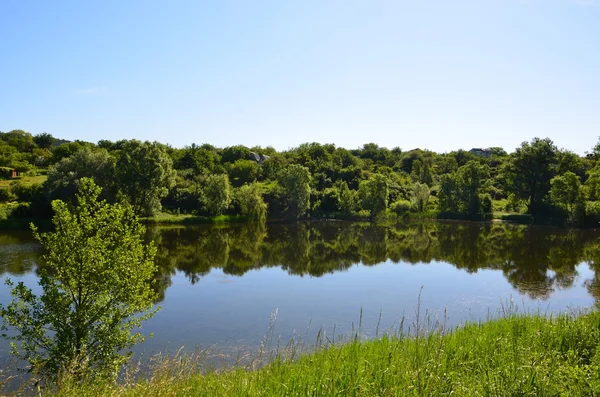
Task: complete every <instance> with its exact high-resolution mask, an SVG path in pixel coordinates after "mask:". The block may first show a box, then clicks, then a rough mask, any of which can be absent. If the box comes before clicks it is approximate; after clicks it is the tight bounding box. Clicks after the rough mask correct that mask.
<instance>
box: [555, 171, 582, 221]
mask: <svg viewBox="0 0 600 397" xmlns="http://www.w3.org/2000/svg"><path fill="white" fill-rule="evenodd" d="M550 186H551V187H550V197H551V198H552V201H553V202H554V203H555V204H556V205H557V206H559V207H560V208H562V209H563V210H565V212H566V213H567V218H568V221H569V222H575V221H576V216H577V211H578V209H581V208H583V207H584V205H585V203H584V200H583V189H582V186H581V180H580V179H579V177H578V176H577V175H575V174H574V173H573V172H570V171H569V172H565V173H564V174H563V175H559V176H555V177H554V178H552V180H551V181H550Z"/></svg>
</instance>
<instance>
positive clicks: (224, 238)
mask: <svg viewBox="0 0 600 397" xmlns="http://www.w3.org/2000/svg"><path fill="white" fill-rule="evenodd" d="M599 237H600V232H598V231H594V230H575V229H572V230H565V229H558V228H551V227H537V226H524V225H509V224H502V223H465V222H427V223H415V224H405V225H398V226H394V227H383V226H376V225H371V224H366V223H352V222H300V223H295V224H261V223H250V224H235V225H231V226H198V227H170V228H164V227H156V228H150V229H149V230H148V239H149V240H154V241H155V244H156V245H157V248H158V253H157V255H156V260H157V263H158V264H159V268H160V270H159V272H158V274H157V276H156V280H157V283H156V289H157V291H158V292H159V293H160V297H159V300H163V299H164V295H165V291H166V290H167V289H168V288H169V286H170V285H171V276H172V275H173V274H175V272H176V271H178V270H179V271H181V272H183V274H185V276H186V277H187V278H188V280H189V281H190V283H192V284H196V283H198V282H200V281H201V279H202V277H204V276H205V275H207V274H208V273H209V272H210V271H211V269H215V268H218V269H222V271H223V272H224V273H226V274H230V275H237V276H241V275H243V274H245V273H246V272H248V271H250V270H252V269H259V268H262V267H281V268H282V269H283V270H285V271H286V272H288V273H289V274H290V275H294V276H305V275H310V276H313V277H320V276H322V275H324V274H327V273H335V272H339V271H345V270H347V269H348V268H350V267H351V266H353V265H354V264H358V263H362V264H363V265H366V266H376V265H377V264H380V263H382V262H386V261H391V262H393V263H397V264H402V265H415V264H428V263H431V262H445V263H449V264H452V265H453V266H455V267H456V268H457V269H461V270H464V271H466V272H468V273H475V272H477V271H479V270H480V269H492V270H498V271H501V272H502V273H503V274H504V276H505V277H506V279H507V281H508V282H509V283H510V284H511V285H512V286H513V287H514V288H515V289H516V290H518V291H519V292H520V293H522V294H525V295H527V296H529V297H531V298H536V299H546V298H548V297H549V296H550V294H551V293H552V292H553V291H554V290H556V289H566V288H569V287H571V286H572V285H573V283H574V282H575V279H576V277H577V269H576V268H577V265H579V264H580V263H583V262H588V263H589V265H590V268H591V269H592V270H593V271H594V276H593V278H592V279H590V280H587V281H586V282H585V285H586V287H587V290H588V291H589V293H590V294H591V295H592V296H594V297H595V298H596V299H597V300H599V301H600V275H599V273H600V238H599ZM39 255H40V250H39V247H38V246H37V245H36V244H35V242H34V241H33V240H32V238H31V237H30V233H29V234H28V233H27V232H18V233H17V232H10V233H2V234H0V273H2V274H4V273H9V274H12V275H23V274H26V273H29V272H32V271H33V270H34V269H35V265H36V263H37V262H39Z"/></svg>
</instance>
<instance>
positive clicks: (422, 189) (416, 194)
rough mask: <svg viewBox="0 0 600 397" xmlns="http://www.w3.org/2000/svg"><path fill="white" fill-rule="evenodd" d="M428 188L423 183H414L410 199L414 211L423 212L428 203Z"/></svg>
mask: <svg viewBox="0 0 600 397" xmlns="http://www.w3.org/2000/svg"><path fill="white" fill-rule="evenodd" d="M429 193H430V192H429V186H427V185H426V184H424V183H419V182H417V183H415V184H414V186H413V188H412V195H411V199H412V202H413V205H414V207H415V209H416V210H417V211H418V212H423V211H425V209H426V208H427V204H428V203H429Z"/></svg>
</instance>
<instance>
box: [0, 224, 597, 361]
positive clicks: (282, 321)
mask: <svg viewBox="0 0 600 397" xmlns="http://www.w3.org/2000/svg"><path fill="white" fill-rule="evenodd" d="M148 238H149V239H152V240H154V241H155V242H156V245H157V247H158V254H157V257H156V260H157V263H158V264H159V265H160V271H159V274H158V275H157V283H156V288H157V290H158V292H159V295H160V298H159V299H160V301H159V302H157V304H158V305H160V306H161V310H160V311H159V312H158V314H157V315H156V316H155V317H154V318H152V319H151V320H149V321H147V322H146V323H145V324H144V328H143V329H142V332H143V333H146V334H147V333H153V334H154V337H153V338H151V339H149V340H148V341H147V342H146V343H144V344H141V345H139V346H137V347H136V354H143V355H150V354H152V353H156V352H159V351H160V352H167V353H174V352H176V351H177V350H179V348H181V347H182V346H185V348H186V349H189V350H194V349H195V348H197V347H212V348H213V350H214V351H216V352H219V353H222V354H223V355H224V357H235V356H236V355H238V354H240V353H243V352H250V353H251V352H255V351H257V350H258V349H259V348H260V346H261V343H262V342H263V341H264V340H265V335H266V334H267V333H268V332H269V327H272V329H271V331H270V335H271V336H272V339H273V341H272V342H271V343H272V345H274V344H276V343H277V340H280V343H281V344H283V345H285V344H286V343H287V342H288V341H289V340H290V339H291V338H295V339H296V340H298V339H303V340H305V341H308V342H310V341H314V340H315V338H316V335H317V333H318V332H319V330H322V331H326V333H327V335H329V336H328V338H331V339H337V338H338V337H340V336H343V335H348V334H349V333H350V332H351V331H352V330H353V329H354V330H357V329H358V328H359V326H360V328H361V334H362V335H363V336H364V337H372V336H375V334H376V333H377V332H381V331H385V330H391V329H394V327H396V328H397V327H398V326H399V324H400V322H401V321H402V319H403V318H404V319H405V324H409V325H410V324H412V323H413V322H414V321H415V319H416V311H417V307H418V304H419V296H420V308H421V315H422V316H424V315H425V314H426V315H427V317H428V318H429V319H430V320H431V321H436V320H439V321H441V322H444V323H445V324H446V325H447V326H449V327H452V326H457V325H460V324H462V323H464V322H465V321H469V320H471V321H478V320H485V319H487V318H489V317H490V316H491V317H495V316H498V315H499V314H500V313H501V312H502V310H506V308H507V307H508V306H511V305H512V306H513V309H512V310H515V308H516V310H519V311H536V312H537V311H540V312H543V313H557V312H564V311H568V310H578V309H581V308H589V307H591V306H593V305H594V303H595V302H596V301H597V300H598V298H600V276H599V271H600V231H595V230H563V229H558V228H550V227H538V226H523V225H509V224H502V223H463V222H429V223H418V224H407V225H402V226H395V227H382V226H373V225H369V224H365V223H351V222H302V223H297V224H269V225H266V226H265V225H257V224H245V225H242V224H236V225H231V226H218V227H215V226H202V227H169V228H163V227H156V228H151V229H149V230H148ZM39 255H40V247H39V246H38V245H37V244H36V242H35V241H34V240H33V239H32V237H31V233H29V232H21V231H19V232H15V231H11V232H0V272H1V273H2V275H3V277H6V276H9V277H10V278H11V279H13V280H15V281H24V282H25V283H26V284H27V285H29V286H32V287H33V286H35V285H36V282H37V276H36V266H37V265H36V263H37V261H38V258H39ZM9 300H10V294H9V290H8V288H7V287H6V286H4V285H2V286H1V287H0V302H2V303H7V302H8V301H9ZM510 302H512V303H510ZM334 334H335V336H334ZM8 357H9V355H8V344H7V343H6V342H4V341H3V342H1V344H0V359H2V361H6V360H8Z"/></svg>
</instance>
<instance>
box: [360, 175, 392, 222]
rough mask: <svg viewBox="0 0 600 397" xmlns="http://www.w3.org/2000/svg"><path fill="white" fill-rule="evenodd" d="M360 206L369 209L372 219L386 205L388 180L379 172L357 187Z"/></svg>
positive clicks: (383, 209)
mask: <svg viewBox="0 0 600 397" xmlns="http://www.w3.org/2000/svg"><path fill="white" fill-rule="evenodd" d="M358 196H359V198H360V203H361V207H362V208H363V209H365V210H367V211H369V216H370V218H371V220H373V219H374V218H375V217H376V216H377V215H378V214H379V213H380V212H382V211H385V209H386V208H387V205H388V182H387V179H386V178H385V177H384V176H383V175H380V174H375V175H374V176H373V177H372V178H371V179H368V180H366V181H362V182H361V183H360V186H359V189H358Z"/></svg>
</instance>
